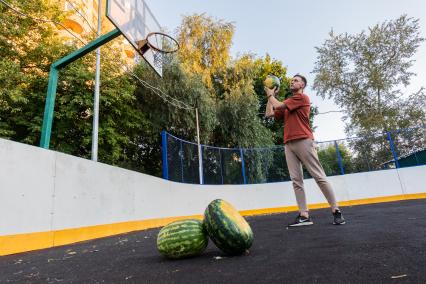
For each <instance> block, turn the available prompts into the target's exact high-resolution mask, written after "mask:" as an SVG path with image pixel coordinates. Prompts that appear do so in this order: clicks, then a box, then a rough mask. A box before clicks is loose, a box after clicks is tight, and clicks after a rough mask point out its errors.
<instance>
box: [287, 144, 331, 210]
mask: <svg viewBox="0 0 426 284" xmlns="http://www.w3.org/2000/svg"><path fill="white" fill-rule="evenodd" d="M285 158H286V161H287V166H288V171H289V173H290V178H291V180H292V181H293V188H294V193H295V194H296V201H297V205H298V206H299V211H300V212H301V213H302V212H308V207H307V204H306V194H305V189H304V187H303V171H302V164H303V165H304V166H305V168H306V169H307V170H308V172H309V173H310V175H311V176H312V177H313V178H314V179H315V181H316V183H317V184H318V186H319V188H320V189H321V191H322V193H323V194H324V196H325V198H326V199H327V201H328V203H329V204H330V206H331V209H332V210H333V211H334V210H335V209H337V208H338V205H337V202H336V197H335V196H334V192H333V189H332V187H331V185H330V183H329V182H328V181H327V177H326V175H325V172H324V169H323V168H322V166H321V163H320V162H319V159H318V154H317V151H316V149H315V142H314V141H313V140H312V139H299V140H293V141H289V142H287V143H286V144H285Z"/></svg>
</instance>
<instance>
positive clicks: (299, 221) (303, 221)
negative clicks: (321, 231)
mask: <svg viewBox="0 0 426 284" xmlns="http://www.w3.org/2000/svg"><path fill="white" fill-rule="evenodd" d="M313 224H314V222H312V219H311V217H308V218H306V217H303V216H301V215H300V214H299V215H298V216H297V217H296V220H294V222H292V223H290V224H288V225H287V227H299V226H309V225H313Z"/></svg>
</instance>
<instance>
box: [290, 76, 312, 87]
mask: <svg viewBox="0 0 426 284" xmlns="http://www.w3.org/2000/svg"><path fill="white" fill-rule="evenodd" d="M293 77H299V78H300V79H302V81H303V83H305V87H306V86H307V85H308V81H307V80H306V78H305V76H303V75H300V74H296V75H294V76H293Z"/></svg>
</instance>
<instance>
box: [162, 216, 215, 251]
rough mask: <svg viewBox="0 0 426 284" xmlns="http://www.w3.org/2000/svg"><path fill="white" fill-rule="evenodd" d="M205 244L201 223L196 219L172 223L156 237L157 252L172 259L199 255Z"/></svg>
mask: <svg viewBox="0 0 426 284" xmlns="http://www.w3.org/2000/svg"><path fill="white" fill-rule="evenodd" d="M207 244H208V237H207V234H206V231H205V228H204V226H203V222H201V221H200V220H196V219H187V220H180V221H175V222H172V223H170V224H168V225H167V226H165V227H163V228H162V229H161V230H160V232H159V234H158V237H157V248H158V251H159V252H160V253H161V254H162V255H164V256H165V257H168V258H173V259H178V258H184V257H190V256H196V255H199V254H201V253H202V252H203V251H204V250H205V248H206V247H207Z"/></svg>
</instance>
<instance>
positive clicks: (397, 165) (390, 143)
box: [387, 131, 399, 169]
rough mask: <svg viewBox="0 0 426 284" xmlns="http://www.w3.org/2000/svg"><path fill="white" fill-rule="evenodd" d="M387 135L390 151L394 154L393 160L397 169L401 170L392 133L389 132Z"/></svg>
mask: <svg viewBox="0 0 426 284" xmlns="http://www.w3.org/2000/svg"><path fill="white" fill-rule="evenodd" d="M387 135H388V141H389V145H390V149H391V152H392V156H393V160H394V162H395V167H396V168H397V169H398V168H399V162H398V155H397V154H396V151H395V145H394V144H393V141H392V136H391V133H390V132H389V131H388V132H387Z"/></svg>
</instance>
